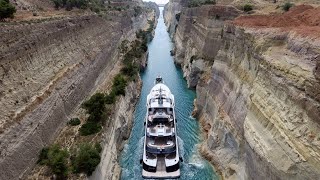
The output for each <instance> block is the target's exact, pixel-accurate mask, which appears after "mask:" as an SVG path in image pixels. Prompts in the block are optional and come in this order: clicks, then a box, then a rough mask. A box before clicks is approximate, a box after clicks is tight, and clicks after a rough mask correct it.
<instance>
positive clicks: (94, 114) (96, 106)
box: [82, 93, 105, 122]
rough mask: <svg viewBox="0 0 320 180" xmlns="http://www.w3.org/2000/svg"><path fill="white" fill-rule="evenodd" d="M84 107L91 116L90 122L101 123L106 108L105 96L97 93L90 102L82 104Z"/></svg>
mask: <svg viewBox="0 0 320 180" xmlns="http://www.w3.org/2000/svg"><path fill="white" fill-rule="evenodd" d="M82 107H83V108H84V109H85V110H87V113H88V114H89V115H90V116H89V120H90V121H95V122H99V121H100V120H101V118H102V115H103V111H104V108H105V102H104V94H103V93H96V94H94V95H93V96H91V98H90V99H89V100H87V101H86V102H84V103H83V104H82Z"/></svg>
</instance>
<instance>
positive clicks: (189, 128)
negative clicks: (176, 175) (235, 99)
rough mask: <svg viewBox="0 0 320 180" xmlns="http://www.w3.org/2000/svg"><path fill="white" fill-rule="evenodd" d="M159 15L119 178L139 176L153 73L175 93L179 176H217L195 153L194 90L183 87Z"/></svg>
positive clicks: (154, 76) (197, 153)
mask: <svg viewBox="0 0 320 180" xmlns="http://www.w3.org/2000/svg"><path fill="white" fill-rule="evenodd" d="M162 10H163V8H160V11H161V14H160V17H159V19H158V24H157V28H156V30H155V37H154V39H153V40H152V42H150V43H149V45H148V47H149V59H148V67H147V68H146V71H145V72H144V73H142V74H141V78H142V81H143V87H142V92H141V96H140V100H139V102H138V103H137V106H136V111H135V119H134V125H133V129H132V132H131V135H130V138H129V141H128V144H126V145H125V147H124V149H123V151H122V154H121V159H120V165H121V168H122V174H121V179H123V180H128V179H130V180H131V179H143V178H142V177H141V172H142V165H140V158H141V157H142V149H143V135H144V125H143V121H144V118H145V115H146V98H147V95H148V94H149V92H150V89H151V88H152V87H153V85H154V80H155V78H156V76H157V75H161V76H162V78H163V80H164V83H165V84H166V85H167V86H168V87H169V88H170V90H171V92H172V93H173V94H174V96H175V104H176V107H175V111H176V118H177V133H178V136H179V146H180V151H181V152H180V153H181V156H182V157H183V160H184V161H183V163H181V178H180V179H195V180H196V179H201V180H204V179H218V177H217V176H216V174H215V172H214V171H213V169H212V166H211V165H210V164H209V163H208V161H206V160H204V159H203V158H202V157H201V156H200V155H199V152H198V149H197V144H198V143H199V142H200V138H201V137H200V129H199V123H198V121H196V120H195V119H194V118H192V117H191V113H192V110H193V100H194V98H195V92H194V91H193V90H189V89H188V88H187V83H186V81H185V80H184V79H183V76H182V71H181V69H180V68H178V67H176V66H175V65H174V63H173V58H172V57H171V56H170V50H171V49H172V47H173V45H172V43H171V39H170V37H169V34H168V33H167V31H166V27H165V24H164V21H163V17H162Z"/></svg>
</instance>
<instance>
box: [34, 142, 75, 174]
mask: <svg viewBox="0 0 320 180" xmlns="http://www.w3.org/2000/svg"><path fill="white" fill-rule="evenodd" d="M68 157H69V153H68V151H67V150H65V149H62V148H61V147H60V146H59V145H57V144H54V145H52V146H50V147H47V148H43V149H42V150H41V153H40V155H39V160H38V163H40V164H42V165H47V166H48V167H49V168H50V169H51V170H52V172H53V173H54V174H55V175H57V176H58V178H63V177H65V176H67V174H68V165H67V164H68V159H67V158H68Z"/></svg>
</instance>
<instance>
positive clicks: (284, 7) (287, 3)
mask: <svg viewBox="0 0 320 180" xmlns="http://www.w3.org/2000/svg"><path fill="white" fill-rule="evenodd" d="M293 5H294V4H292V3H290V2H286V3H285V4H284V5H283V6H282V9H283V10H284V11H289V9H290V8H291V7H292V6H293Z"/></svg>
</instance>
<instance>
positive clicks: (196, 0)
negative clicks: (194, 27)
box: [188, 0, 201, 8]
mask: <svg viewBox="0 0 320 180" xmlns="http://www.w3.org/2000/svg"><path fill="white" fill-rule="evenodd" d="M200 5H201V3H200V1H199V0H190V1H189V3H188V7H189V8H191V7H198V6H200Z"/></svg>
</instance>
